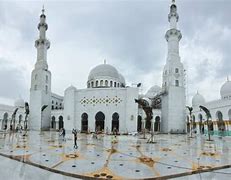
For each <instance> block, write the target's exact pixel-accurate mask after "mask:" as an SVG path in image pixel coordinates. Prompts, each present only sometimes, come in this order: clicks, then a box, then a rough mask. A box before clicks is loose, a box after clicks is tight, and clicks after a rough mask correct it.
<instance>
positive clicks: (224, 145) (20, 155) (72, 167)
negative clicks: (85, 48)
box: [0, 131, 231, 180]
mask: <svg viewBox="0 0 231 180" xmlns="http://www.w3.org/2000/svg"><path fill="white" fill-rule="evenodd" d="M147 136H149V135H147ZM212 139H213V141H207V137H206V136H201V135H197V136H196V135H194V137H193V138H190V137H189V136H188V135H171V134H169V135H167V134H158V135H155V143H153V144H149V143H147V139H142V136H131V135H129V136H125V135H121V136H117V137H116V139H115V138H114V137H113V136H110V135H99V136H98V139H95V138H93V137H92V134H88V135H87V134H78V141H77V142H78V148H77V149H74V148H73V137H72V134H71V133H67V135H66V138H65V140H63V139H62V137H60V136H59V133H58V132H42V133H40V132H36V131H30V132H28V133H27V135H26V136H24V133H5V132H1V133H0V155H1V156H0V157H1V158H0V160H1V163H0V166H1V167H2V168H0V169H1V170H0V171H4V173H5V176H7V177H8V178H5V179H12V176H13V174H14V173H13V172H14V170H15V171H16V173H15V174H14V178H13V179H17V178H15V177H18V179H31V176H32V177H33V175H34V173H33V172H38V171H41V172H40V173H36V178H37V179H44V176H45V177H47V178H46V179H56V180H58V179H66V178H67V177H68V179H72V178H73V179H74V178H78V179H92V178H102V179H154V178H156V179H169V178H173V179H220V178H222V179H231V156H230V155H231V138H230V137H222V138H220V137H212ZM12 159H13V160H12ZM3 162H5V163H3ZM24 166H26V167H27V168H25V167H24ZM3 167H6V168H7V169H8V170H9V168H10V167H11V168H12V167H15V168H13V169H12V171H11V172H10V171H9V173H8V175H7V172H5V170H4V168H3ZM17 167H21V168H20V170H18V171H17ZM22 167H24V168H22ZM25 169H26V170H27V171H26V170H25ZM28 169H31V170H28ZM0 173H1V174H2V173H3V172H0ZM21 174H23V175H22V176H20V175H21ZM27 177H29V178H27ZM48 177H49V178H48ZM32 179H35V178H32Z"/></svg>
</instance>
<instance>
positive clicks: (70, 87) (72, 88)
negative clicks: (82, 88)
mask: <svg viewBox="0 0 231 180" xmlns="http://www.w3.org/2000/svg"><path fill="white" fill-rule="evenodd" d="M71 90H72V91H73V90H74V91H76V90H77V89H76V87H75V86H72V85H71V86H69V87H68V88H67V89H66V90H65V91H71Z"/></svg>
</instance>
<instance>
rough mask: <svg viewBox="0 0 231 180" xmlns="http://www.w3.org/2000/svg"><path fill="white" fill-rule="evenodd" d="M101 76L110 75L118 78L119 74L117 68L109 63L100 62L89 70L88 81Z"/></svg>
mask: <svg viewBox="0 0 231 180" xmlns="http://www.w3.org/2000/svg"><path fill="white" fill-rule="evenodd" d="M101 77H110V78H113V79H117V80H119V78H120V76H119V73H118V71H117V69H116V68H115V67H113V66H111V65H109V64H100V65H98V66H96V67H95V68H93V69H92V70H91V71H90V74H89V76H88V81H90V80H94V79H97V78H101Z"/></svg>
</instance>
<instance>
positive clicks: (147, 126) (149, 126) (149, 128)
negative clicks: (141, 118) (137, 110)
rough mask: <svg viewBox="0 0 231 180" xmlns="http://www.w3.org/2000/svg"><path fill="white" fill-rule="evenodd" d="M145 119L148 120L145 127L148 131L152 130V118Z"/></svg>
mask: <svg viewBox="0 0 231 180" xmlns="http://www.w3.org/2000/svg"><path fill="white" fill-rule="evenodd" d="M145 121H146V123H145V129H147V130H148V131H151V126H152V123H151V120H145Z"/></svg>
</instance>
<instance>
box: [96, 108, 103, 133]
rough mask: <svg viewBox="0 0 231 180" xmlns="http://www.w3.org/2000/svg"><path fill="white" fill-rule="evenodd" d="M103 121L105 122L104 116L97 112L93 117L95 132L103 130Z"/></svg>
mask: <svg viewBox="0 0 231 180" xmlns="http://www.w3.org/2000/svg"><path fill="white" fill-rule="evenodd" d="M104 120H105V115H104V113H102V112H101V111H99V112H98V113H97V114H96V115H95V130H96V131H103V130H104Z"/></svg>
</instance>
